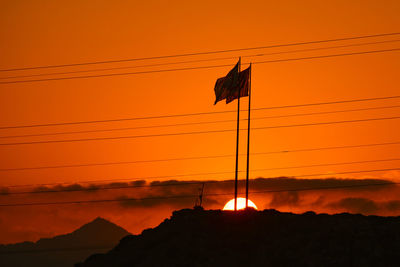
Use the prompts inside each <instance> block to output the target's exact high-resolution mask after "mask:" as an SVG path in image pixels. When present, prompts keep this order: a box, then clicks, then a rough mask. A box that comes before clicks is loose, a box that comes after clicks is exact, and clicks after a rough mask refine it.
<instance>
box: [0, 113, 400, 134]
mask: <svg viewBox="0 0 400 267" xmlns="http://www.w3.org/2000/svg"><path fill="white" fill-rule="evenodd" d="M399 107H400V105H395V106H381V107H370V108H358V109H345V110H334V111H322V112H311V113H310V112H309V113H298V114H289V115H275V116H263V117H255V118H251V120H264V119H274V118H284V117H285V118H287V117H300V116H311V115H322V114H335V113H344V112H356V111H365V110H379V109H389V108H399ZM240 120H241V121H247V119H240ZM226 122H236V120H235V119H232V120H216V121H203V122H185V123H175V124H161V125H150V126H136V127H121V128H111V129H96V130H81V131H66V132H65V131H64V132H55V133H39V134H24V135H6V136H0V139H1V138H21V137H36V136H49V135H64V134H81V133H99V132H113V131H123V130H137V129H150V128H162V127H175V126H189V125H204V124H214V123H226Z"/></svg>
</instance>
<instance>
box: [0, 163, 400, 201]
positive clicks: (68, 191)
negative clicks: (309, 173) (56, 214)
mask: <svg viewBox="0 0 400 267" xmlns="http://www.w3.org/2000/svg"><path fill="white" fill-rule="evenodd" d="M399 160H400V158H393V159H376V160H363V161H349V162H335V163H322V164H311V165H300V166H286V167H273V168H262V169H253V170H251V171H252V172H257V171H270V170H285V169H301V168H310V167H326V166H340V165H353V164H363V163H378V162H389V161H399ZM239 172H244V171H239ZM227 173H233V171H224V172H213V173H200V174H199V173H192V174H184V175H177V176H157V178H171V177H172V178H175V177H182V176H198V175H209V174H227ZM146 178H147V179H148V178H151V177H136V178H131V180H132V182H134V181H135V180H136V181H145V180H144V179H146ZM232 181H233V180H228V181H227V182H232ZM219 182H224V181H199V182H192V181H189V182H186V181H185V182H181V183H163V184H146V185H119V186H108V187H107V186H106V187H87V188H67V189H53V190H51V189H49V190H45V191H21V192H7V193H6V194H4V195H3V196H8V195H21V194H46V193H65V192H66V193H71V192H85V191H102V190H120V189H132V188H145V187H150V188H151V187H159V186H185V185H193V184H203V183H205V184H210V183H219ZM76 184H79V182H77V183H76ZM10 187H11V186H10Z"/></svg>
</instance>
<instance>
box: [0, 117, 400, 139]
mask: <svg viewBox="0 0 400 267" xmlns="http://www.w3.org/2000/svg"><path fill="white" fill-rule="evenodd" d="M394 119H400V116H395V117H385V118H369V119H358V120H343V121H329V122H316V123H303V124H290V125H278V126H264V127H253V128H251V129H252V130H266V129H278V128H291V127H307V126H317V125H332V124H342V123H359V122H367V121H381V120H394ZM239 130H241V131H244V130H247V129H239ZM232 131H236V130H235V129H223V130H207V131H193V132H177V133H165V134H148V135H129V136H116V137H95V138H81V139H62V140H44V141H31V142H15V143H0V146H15V145H36V144H53V143H71V142H86V141H105V140H118V139H136V138H149V137H165V136H180V135H192V134H209V133H225V132H232Z"/></svg>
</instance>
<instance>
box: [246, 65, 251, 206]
mask: <svg viewBox="0 0 400 267" xmlns="http://www.w3.org/2000/svg"><path fill="white" fill-rule="evenodd" d="M249 72H250V73H249V110H248V118H247V169H246V208H247V207H248V206H249V163H250V110H251V108H250V107H251V106H250V104H251V63H250V71H249Z"/></svg>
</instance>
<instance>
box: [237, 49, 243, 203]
mask: <svg viewBox="0 0 400 267" xmlns="http://www.w3.org/2000/svg"><path fill="white" fill-rule="evenodd" d="M241 64H242V59H241V57H239V65H238V71H239V72H240V65H241ZM239 114H240V87H239V86H238V110H237V130H236V167H235V211H236V210H237V190H238V165H239Z"/></svg>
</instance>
